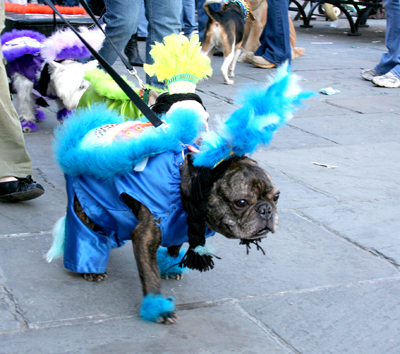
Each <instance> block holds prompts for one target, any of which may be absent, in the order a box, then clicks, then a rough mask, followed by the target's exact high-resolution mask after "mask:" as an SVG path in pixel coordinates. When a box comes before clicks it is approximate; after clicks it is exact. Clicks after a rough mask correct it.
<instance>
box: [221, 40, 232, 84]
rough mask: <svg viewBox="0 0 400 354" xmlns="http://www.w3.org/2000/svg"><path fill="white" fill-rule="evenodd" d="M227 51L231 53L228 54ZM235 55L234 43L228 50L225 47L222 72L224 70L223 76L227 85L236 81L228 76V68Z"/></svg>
mask: <svg viewBox="0 0 400 354" xmlns="http://www.w3.org/2000/svg"><path fill="white" fill-rule="evenodd" d="M226 53H229V54H228V55H226ZM234 57H235V49H234V46H233V45H232V48H229V49H226V50H225V48H224V62H223V64H222V66H221V72H222V76H223V78H224V81H225V84H227V85H232V84H233V83H234V81H233V80H231V79H230V78H229V77H228V70H229V67H230V66H231V64H232V62H233V59H234Z"/></svg>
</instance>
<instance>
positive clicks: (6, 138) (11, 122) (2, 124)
mask: <svg viewBox="0 0 400 354" xmlns="http://www.w3.org/2000/svg"><path fill="white" fill-rule="evenodd" d="M4 21H5V15H4V3H3V0H0V32H1V31H2V30H3V28H4ZM32 173H33V172H32V163H31V159H30V157H29V155H28V153H27V151H26V148H25V140H24V134H23V132H22V129H21V123H20V121H19V118H18V114H17V112H16V110H15V108H14V106H13V104H12V102H11V99H10V91H9V88H8V81H7V74H6V70H5V66H4V59H3V53H2V51H1V48H0V177H6V176H14V177H26V176H27V175H32Z"/></svg>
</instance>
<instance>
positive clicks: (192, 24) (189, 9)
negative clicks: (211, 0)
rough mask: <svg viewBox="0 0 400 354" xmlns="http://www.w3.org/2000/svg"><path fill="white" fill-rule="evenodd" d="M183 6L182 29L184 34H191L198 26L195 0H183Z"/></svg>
mask: <svg viewBox="0 0 400 354" xmlns="http://www.w3.org/2000/svg"><path fill="white" fill-rule="evenodd" d="M182 6H183V8H182V31H183V34H185V35H189V34H191V33H192V32H193V31H194V30H195V29H196V28H197V23H196V20H195V8H196V4H195V0H182Z"/></svg>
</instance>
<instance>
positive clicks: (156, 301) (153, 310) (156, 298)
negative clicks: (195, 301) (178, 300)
mask: <svg viewBox="0 0 400 354" xmlns="http://www.w3.org/2000/svg"><path fill="white" fill-rule="evenodd" d="M174 311H175V304H174V298H172V297H168V298H165V297H164V296H163V295H162V294H160V293H150V294H147V295H146V296H145V297H144V299H143V301H142V308H141V310H140V316H141V317H142V318H143V319H144V320H146V321H152V322H155V321H157V320H158V319H159V318H160V317H171V314H172V313H173V312H174Z"/></svg>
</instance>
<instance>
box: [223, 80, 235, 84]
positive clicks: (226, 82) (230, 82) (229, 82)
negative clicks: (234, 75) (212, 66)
mask: <svg viewBox="0 0 400 354" xmlns="http://www.w3.org/2000/svg"><path fill="white" fill-rule="evenodd" d="M234 83H235V81H233V80H229V79H228V80H226V81H225V84H226V85H233V84H234Z"/></svg>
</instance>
